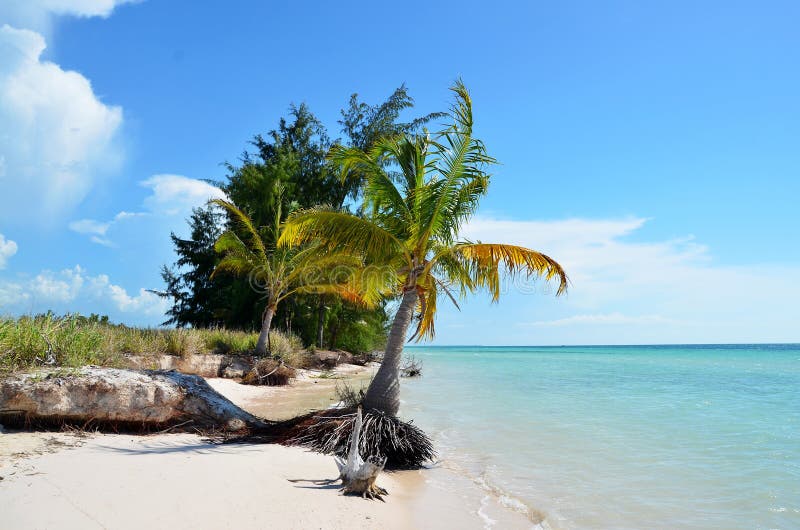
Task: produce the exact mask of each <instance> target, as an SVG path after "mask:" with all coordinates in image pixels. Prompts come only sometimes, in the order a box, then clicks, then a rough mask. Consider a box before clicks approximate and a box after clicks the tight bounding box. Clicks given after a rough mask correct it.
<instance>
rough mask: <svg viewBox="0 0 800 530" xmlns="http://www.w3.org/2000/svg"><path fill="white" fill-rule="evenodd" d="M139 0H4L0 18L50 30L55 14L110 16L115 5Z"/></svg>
mask: <svg viewBox="0 0 800 530" xmlns="http://www.w3.org/2000/svg"><path fill="white" fill-rule="evenodd" d="M135 1H138V0H3V2H0V20H2V21H5V22H8V23H9V24H11V25H14V26H17V27H25V28H31V29H35V30H36V31H39V32H44V33H47V32H49V30H50V26H51V24H52V19H53V17H54V16H59V15H62V16H63V15H69V16H76V17H98V16H99V17H107V16H109V15H110V14H111V12H112V11H113V10H114V8H115V7H117V6H118V5H121V4H127V3H132V2H135Z"/></svg>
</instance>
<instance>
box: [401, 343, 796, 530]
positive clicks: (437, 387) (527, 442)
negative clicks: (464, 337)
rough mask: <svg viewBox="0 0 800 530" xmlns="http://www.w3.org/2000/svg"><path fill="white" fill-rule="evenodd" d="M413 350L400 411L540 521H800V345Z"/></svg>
mask: <svg viewBox="0 0 800 530" xmlns="http://www.w3.org/2000/svg"><path fill="white" fill-rule="evenodd" d="M406 353H407V354H409V355H413V356H415V357H416V358H417V359H418V360H421V361H422V362H423V376H422V377H421V378H418V379H406V380H404V381H403V390H402V400H403V405H402V410H401V414H402V415H403V416H404V417H406V418H413V419H414V421H415V423H416V424H418V425H420V426H421V427H423V428H424V429H425V430H426V431H427V432H428V433H430V434H431V435H432V436H433V437H434V439H435V440H436V443H437V447H438V449H439V451H440V453H441V460H442V462H441V466H442V467H444V468H447V469H448V470H450V471H452V472H454V473H458V474H460V475H462V476H464V477H467V478H469V479H470V480H471V482H472V483H473V484H476V485H478V486H479V487H481V488H483V489H484V490H485V492H486V494H487V495H488V496H492V497H494V498H495V500H499V501H501V502H502V504H503V505H504V506H506V507H507V508H508V509H510V510H516V511H519V512H522V513H525V514H526V516H527V517H528V518H529V520H530V521H531V523H532V524H531V526H538V527H541V528H553V529H600V528H603V529H605V528H608V529H618V530H622V529H637V530H646V529H661V528H664V529H667V528H669V529H673V528H680V529H715V530H717V529H785V530H790V529H800V345H780V344H776V345H687V346H624V347H619V346H613V347H611V346H585V347H583V346H581V347H576V346H570V347H471V346H470V347H415V348H408V349H407V350H406ZM476 509H477V510H480V507H476ZM484 521H485V526H487V527H492V526H493V525H495V524H496V522H495V520H494V519H492V518H491V517H489V516H487V517H485V518H484ZM497 527H500V526H499V525H498V526H497Z"/></svg>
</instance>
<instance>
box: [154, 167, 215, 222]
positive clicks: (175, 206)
mask: <svg viewBox="0 0 800 530" xmlns="http://www.w3.org/2000/svg"><path fill="white" fill-rule="evenodd" d="M141 185H142V186H144V187H146V188H150V189H151V190H153V193H152V194H151V195H150V196H149V197H147V198H146V199H145V200H144V206H145V208H147V209H148V210H150V211H151V212H155V213H161V214H164V215H177V214H181V213H183V214H185V213H188V212H189V211H190V210H191V209H192V208H194V207H196V206H200V205H202V204H205V203H206V202H208V201H209V200H210V199H223V198H225V194H224V193H223V192H222V190H220V189H219V188H217V187H216V186H213V185H211V184H209V183H208V182H205V181H202V180H197V179H192V178H189V177H184V176H182V175H154V176H152V177H150V178H149V179H147V180H145V181H143V182H142V183H141Z"/></svg>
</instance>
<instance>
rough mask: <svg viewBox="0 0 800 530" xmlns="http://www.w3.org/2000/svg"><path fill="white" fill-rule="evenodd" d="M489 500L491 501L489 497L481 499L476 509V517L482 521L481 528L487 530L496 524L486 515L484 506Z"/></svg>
mask: <svg viewBox="0 0 800 530" xmlns="http://www.w3.org/2000/svg"><path fill="white" fill-rule="evenodd" d="M489 500H491V497H490V496H489V495H485V496H484V497H483V498H482V499H481V505H480V507H479V508H478V517H480V518H481V520H482V521H483V527H484V528H487V529H488V528H491V527H493V526H494V525H496V524H497V521H495V520H494V519H492V518H491V517H489V516H488V515H487V514H486V511H485V508H486V506H488V504H489Z"/></svg>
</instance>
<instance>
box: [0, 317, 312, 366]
mask: <svg viewBox="0 0 800 530" xmlns="http://www.w3.org/2000/svg"><path fill="white" fill-rule="evenodd" d="M257 338H258V335H257V334H255V333H246V332H243V331H231V330H227V329H154V328H133V327H128V326H124V325H118V324H110V323H108V322H107V321H105V320H104V319H101V318H98V317H95V316H93V317H84V316H80V315H67V316H55V315H52V314H48V315H39V316H35V317H29V316H26V317H20V318H17V319H14V318H0V371H2V372H10V371H18V370H26V369H30V368H34V367H36V366H41V365H44V364H51V365H56V366H66V367H78V366H85V365H87V364H95V365H99V366H123V365H124V356H125V355H126V354H138V355H160V354H170V355H190V354H207V353H230V354H249V353H251V352H252V351H253V350H254V348H255V345H256V340H257ZM270 341H271V344H272V351H273V353H274V354H276V355H281V356H283V357H286V358H291V357H292V356H293V355H297V354H299V352H300V351H301V350H302V346H303V345H302V343H301V342H300V340H299V339H298V338H297V337H295V336H293V335H287V334H284V333H280V332H273V333H271V334H270Z"/></svg>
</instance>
